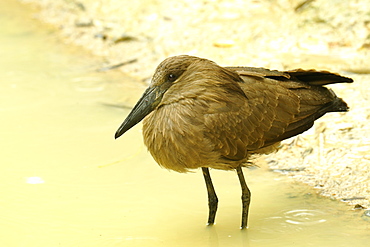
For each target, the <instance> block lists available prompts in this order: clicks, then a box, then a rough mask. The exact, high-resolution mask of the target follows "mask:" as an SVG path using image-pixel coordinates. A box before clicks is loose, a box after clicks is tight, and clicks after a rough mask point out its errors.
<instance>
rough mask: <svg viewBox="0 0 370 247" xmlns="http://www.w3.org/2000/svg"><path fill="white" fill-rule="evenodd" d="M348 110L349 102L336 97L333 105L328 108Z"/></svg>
mask: <svg viewBox="0 0 370 247" xmlns="http://www.w3.org/2000/svg"><path fill="white" fill-rule="evenodd" d="M330 91H331V90H330ZM332 92H333V91H332ZM333 93H334V92H333ZM348 110H349V107H348V105H347V103H346V102H344V100H342V99H341V98H338V97H335V99H334V100H333V102H332V103H331V107H330V108H329V109H328V111H327V112H346V111H348Z"/></svg>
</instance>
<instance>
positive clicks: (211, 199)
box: [202, 167, 218, 225]
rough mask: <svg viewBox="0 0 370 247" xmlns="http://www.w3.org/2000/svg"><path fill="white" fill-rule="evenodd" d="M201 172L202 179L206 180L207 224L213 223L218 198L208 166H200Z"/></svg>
mask: <svg viewBox="0 0 370 247" xmlns="http://www.w3.org/2000/svg"><path fill="white" fill-rule="evenodd" d="M202 172H203V176H204V180H205V181H206V186H207V192H208V207H209V215H208V225H213V223H214V222H215V217H216V211H217V204H218V198H217V195H216V192H215V188H214V187H213V184H212V179H211V175H210V174H209V170H208V167H202Z"/></svg>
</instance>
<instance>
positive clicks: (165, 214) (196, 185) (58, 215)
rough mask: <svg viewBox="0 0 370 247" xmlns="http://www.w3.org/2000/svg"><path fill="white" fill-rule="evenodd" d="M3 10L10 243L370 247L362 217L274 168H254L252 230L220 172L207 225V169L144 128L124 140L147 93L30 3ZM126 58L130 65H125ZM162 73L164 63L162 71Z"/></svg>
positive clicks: (0, 218) (230, 181)
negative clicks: (158, 145)
mask: <svg viewBox="0 0 370 247" xmlns="http://www.w3.org/2000/svg"><path fill="white" fill-rule="evenodd" d="M2 4H3V6H5V5H6V6H7V7H6V8H5V7H2V8H1V9H0V20H1V23H2V24H1V25H0V47H1V49H0V54H1V60H0V75H1V84H0V91H1V95H2V96H1V101H0V112H1V122H0V127H1V128H0V133H1V143H0V149H1V153H2V154H1V157H0V166H1V173H0V191H1V197H0V222H2V223H1V224H0V246H10V247H12V246H27V247H33V246H35V247H36V246H37V247H40V246H48V247H49V246H79V247H80V246H89V247H90V246H348V245H352V246H367V245H368V243H369V241H370V235H369V230H370V222H369V221H366V220H364V218H362V217H361V212H357V211H352V210H351V209H350V208H349V207H348V206H346V205H344V204H342V203H339V202H337V201H331V200H329V199H326V198H322V197H319V196H317V195H316V193H315V191H314V190H312V189H310V188H308V187H306V186H304V185H302V184H296V183H293V182H292V181H290V180H289V179H288V178H286V177H284V176H282V175H279V174H275V173H271V172H269V171H268V170H267V169H266V168H258V169H245V176H246V179H247V181H248V185H249V186H250V188H251V190H252V205H251V212H250V220H249V225H250V227H249V229H248V230H246V231H241V230H239V224H240V212H241V205H240V187H239V183H238V179H237V175H236V173H234V172H223V171H211V176H212V178H213V180H214V184H215V188H216V191H217V193H218V197H219V201H220V202H219V211H218V215H217V217H216V222H217V224H216V225H215V226H213V227H206V225H205V222H206V219H207V214H208V211H207V210H208V208H207V197H206V189H205V185H204V181H203V177H202V174H201V172H200V171H196V172H194V173H190V174H178V173H175V172H168V171H166V170H163V169H161V168H159V167H158V166H157V165H156V163H155V162H154V161H153V159H152V158H151V157H150V155H149V154H148V152H147V151H146V149H145V147H144V146H143V142H142V137H141V125H139V126H137V127H135V128H133V129H132V130H130V131H129V132H128V133H126V134H125V135H124V136H123V137H121V138H120V139H118V140H114V138H113V135H114V132H115V131H116V129H117V127H118V126H119V125H120V123H121V122H122V121H123V119H124V117H125V116H126V115H127V113H128V111H129V109H128V108H125V107H121V108H118V107H112V105H113V106H114V105H121V106H122V105H123V106H132V105H133V104H134V103H135V101H136V100H137V99H138V97H139V96H140V94H141V92H142V91H143V89H144V85H143V83H141V82H137V81H135V80H134V79H132V78H129V77H127V76H124V75H122V74H121V73H118V72H116V71H108V72H105V73H97V72H95V70H96V69H97V68H99V67H101V66H102V61H101V59H98V58H94V57H91V56H90V55H89V54H86V53H85V52H83V51H79V49H78V48H74V47H72V48H71V47H67V46H65V45H62V44H60V43H59V42H58V40H57V39H56V38H55V35H54V34H53V32H54V30H53V29H51V28H50V27H48V26H46V25H42V24H39V23H38V22H37V21H34V20H32V19H31V16H32V13H30V11H29V9H28V8H25V7H24V6H20V5H19V4H17V3H15V2H14V1H11V0H5V1H4V0H3V3H2ZM123 60H124V59H123ZM153 69H154V68H153Z"/></svg>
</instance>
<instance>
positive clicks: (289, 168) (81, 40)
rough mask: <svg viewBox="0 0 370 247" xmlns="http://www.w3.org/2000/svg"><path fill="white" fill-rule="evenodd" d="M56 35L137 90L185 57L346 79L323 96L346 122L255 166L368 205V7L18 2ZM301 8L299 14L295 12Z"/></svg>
mask: <svg viewBox="0 0 370 247" xmlns="http://www.w3.org/2000/svg"><path fill="white" fill-rule="evenodd" d="M21 2H24V3H30V4H32V5H34V6H37V7H36V8H38V11H37V14H36V15H35V17H36V18H38V19H40V20H42V21H44V22H47V23H50V24H52V25H54V26H56V27H57V28H58V30H59V32H58V33H56V35H57V36H58V37H60V39H61V41H63V42H66V43H70V44H73V45H77V46H79V47H81V48H83V49H86V50H88V51H91V52H92V53H93V54H95V55H97V56H100V57H103V58H104V60H105V62H104V63H102V64H101V66H100V68H109V66H112V65H121V66H117V67H118V68H117V69H118V70H120V71H123V72H125V73H126V74H129V75H130V76H133V77H135V78H136V79H138V80H140V81H142V82H143V84H145V83H147V82H148V81H149V80H150V76H151V75H152V73H153V71H154V69H155V67H156V66H157V64H158V63H159V62H160V61H162V60H163V59H164V58H165V57H168V56H171V55H177V54H191V55H196V56H200V57H206V58H209V59H211V60H214V61H215V62H217V63H218V64H220V65H245V66H256V67H267V68H270V69H280V70H281V69H294V68H298V67H299V68H314V69H322V70H330V71H333V72H339V73H341V74H343V75H345V76H349V77H352V78H353V79H354V80H355V83H353V84H352V85H333V86H331V88H333V89H334V91H335V92H336V93H337V94H338V95H339V96H340V97H342V98H344V99H345V101H346V102H347V103H348V104H349V106H350V108H351V110H350V112H348V113H345V114H343V113H332V114H328V115H327V116H325V117H323V118H322V119H320V120H319V121H317V123H316V124H315V126H314V127H313V128H312V129H311V130H310V131H308V132H306V133H304V134H303V135H301V136H300V137H297V138H293V139H290V140H287V141H285V142H284V143H283V146H282V148H281V150H280V151H279V152H277V153H275V154H271V155H269V156H264V157H261V158H258V159H257V160H256V161H255V162H256V164H258V165H260V166H264V165H266V166H267V167H269V168H270V169H273V170H274V171H277V172H281V173H284V174H287V175H288V176H291V177H292V178H294V180H296V181H300V182H304V183H307V184H309V185H310V186H312V187H314V188H315V189H316V190H317V191H318V193H319V194H321V195H324V196H327V197H330V198H334V199H338V200H341V201H343V202H346V203H349V204H350V205H353V207H354V208H368V207H369V198H370V189H369V188H370V169H369V167H370V152H369V151H370V138H369V136H370V127H369V125H368V121H369V118H370V107H369V105H370V104H369V100H370V99H369V95H370V89H369V87H368V86H367V83H368V82H369V81H370V74H369V73H370V65H369V61H370V39H369V37H370V19H369V17H368V15H367V13H366V10H368V9H370V3H369V2H368V1H365V0H364V1H356V2H353V1H336V0H332V1H324V0H321V1H277V2H275V1H272V2H271V1H177V2H175V3H173V4H170V5H169V4H168V1H164V0H160V1H136V2H135V1H102V0H100V1H92V0H85V1H74V0H72V1H62V0H57V1H54V0H44V1H41V2H40V1H34V0H22V1H21ZM303 3H306V4H303Z"/></svg>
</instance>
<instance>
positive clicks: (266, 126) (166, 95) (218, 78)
mask: <svg viewBox="0 0 370 247" xmlns="http://www.w3.org/2000/svg"><path fill="white" fill-rule="evenodd" d="M340 82H352V79H350V78H347V77H343V76H340V75H338V74H334V73H330V72H327V71H316V70H302V69H297V70H290V71H284V72H280V71H275V70H268V69H264V68H251V67H221V66H218V65H217V64H216V63H214V62H212V61H210V60H207V59H203V58H198V57H194V56H187V55H181V56H174V57H170V58H167V59H165V60H164V61H163V62H162V63H161V64H159V66H158V67H157V69H156V71H155V74H154V76H153V79H152V82H151V84H150V85H149V87H148V88H147V89H146V90H145V92H144V94H143V95H142V97H141V98H140V100H139V101H138V102H137V103H136V105H135V106H134V108H133V109H132V111H131V112H130V114H129V115H128V116H127V118H126V120H125V121H124V122H123V124H122V125H121V126H120V127H119V129H118V130H117V132H116V135H115V137H116V138H118V137H120V136H121V135H122V134H124V133H125V132H126V131H127V130H129V129H130V128H131V127H133V126H134V125H136V124H137V123H138V122H140V121H141V120H142V119H143V118H145V119H144V121H143V136H144V142H145V145H146V146H147V147H148V149H149V151H150V153H151V154H152V156H153V157H154V159H155V160H156V161H157V162H158V164H159V165H161V166H162V167H164V168H167V169H171V170H174V171H177V172H187V171H189V170H190V169H196V168H199V167H201V168H202V171H203V176H204V179H205V182H206V186H207V192H208V205H209V217H208V224H209V225H212V224H213V223H214V220H215V215H216V211H217V204H218V199H217V196H216V193H215V190H214V187H213V184H212V180H211V177H210V174H209V170H208V168H214V169H221V170H233V169H235V170H236V172H237V174H238V177H239V181H240V184H241V188H242V223H241V228H246V227H247V220H248V211H249V204H250V198H251V193H250V190H249V188H248V186H247V184H246V182H245V180H244V175H243V172H242V167H243V166H248V158H249V157H250V156H251V155H252V154H264V153H267V152H270V151H271V150H274V149H276V148H277V147H278V145H279V142H280V141H282V140H284V139H287V138H289V137H292V136H295V135H298V134H300V133H302V132H304V131H306V130H308V129H309V128H311V127H312V125H313V123H314V121H315V120H316V119H318V118H320V117H322V116H323V115H324V114H325V113H327V112H345V111H348V107H347V104H346V103H345V102H344V101H343V100H342V99H341V98H338V97H337V96H336V95H335V94H334V92H333V91H332V90H330V89H327V88H325V87H324V85H327V84H331V83H340Z"/></svg>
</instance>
